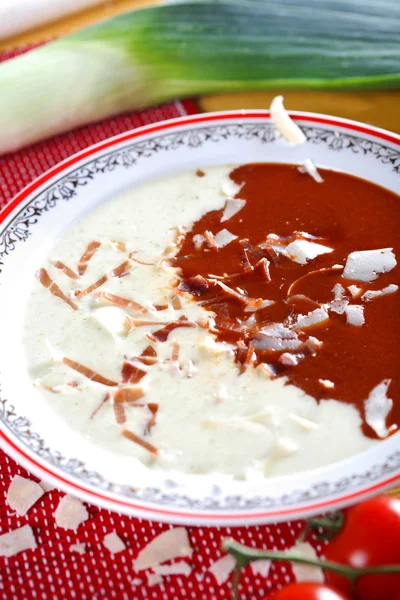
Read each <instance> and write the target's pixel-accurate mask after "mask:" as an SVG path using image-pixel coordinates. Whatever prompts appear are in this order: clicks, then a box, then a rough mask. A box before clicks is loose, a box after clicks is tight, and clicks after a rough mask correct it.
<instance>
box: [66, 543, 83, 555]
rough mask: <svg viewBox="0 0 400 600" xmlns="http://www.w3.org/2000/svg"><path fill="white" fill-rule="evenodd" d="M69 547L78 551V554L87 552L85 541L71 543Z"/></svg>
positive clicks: (72, 550)
mask: <svg viewBox="0 0 400 600" xmlns="http://www.w3.org/2000/svg"><path fill="white" fill-rule="evenodd" d="M69 549H70V551H71V552H76V553H77V554H85V553H86V544H83V543H77V544H71V546H70V547H69Z"/></svg>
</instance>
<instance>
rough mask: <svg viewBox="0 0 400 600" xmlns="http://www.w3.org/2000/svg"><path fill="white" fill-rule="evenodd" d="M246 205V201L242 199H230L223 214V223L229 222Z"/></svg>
mask: <svg viewBox="0 0 400 600" xmlns="http://www.w3.org/2000/svg"><path fill="white" fill-rule="evenodd" d="M245 205H246V200H240V198H228V200H227V201H226V204H225V208H224V212H223V213H222V217H221V223H225V221H229V219H232V217H234V216H235V215H236V214H237V213H238V212H240V211H241V210H242V208H244V207H245Z"/></svg>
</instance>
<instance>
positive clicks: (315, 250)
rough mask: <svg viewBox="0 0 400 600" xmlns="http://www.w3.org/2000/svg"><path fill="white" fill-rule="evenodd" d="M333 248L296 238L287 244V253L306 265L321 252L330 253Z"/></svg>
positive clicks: (291, 257)
mask: <svg viewBox="0 0 400 600" xmlns="http://www.w3.org/2000/svg"><path fill="white" fill-rule="evenodd" d="M330 252H333V248H330V247H329V246H323V245H322V244H316V243H315V242H309V241H308V240H295V241H294V242H291V243H290V244H288V245H287V246H286V249H285V253H286V255H287V257H288V258H290V260H292V261H293V262H296V263H298V264H299V265H305V264H307V262H308V261H309V260H313V259H314V258H317V256H320V255H321V254H329V253H330Z"/></svg>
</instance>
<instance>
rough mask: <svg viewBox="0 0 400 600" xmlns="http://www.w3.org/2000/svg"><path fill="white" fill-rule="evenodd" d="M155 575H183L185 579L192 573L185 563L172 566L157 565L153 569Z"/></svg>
mask: <svg viewBox="0 0 400 600" xmlns="http://www.w3.org/2000/svg"><path fill="white" fill-rule="evenodd" d="M153 571H154V573H156V574H157V575H163V576H165V575H185V577H187V576H188V575H190V573H191V572H192V567H191V566H190V565H189V564H188V563H186V562H182V561H180V562H177V563H174V564H172V565H158V566H157V567H153Z"/></svg>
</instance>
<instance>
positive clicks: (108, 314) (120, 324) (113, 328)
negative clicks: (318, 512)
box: [91, 306, 129, 340]
mask: <svg viewBox="0 0 400 600" xmlns="http://www.w3.org/2000/svg"><path fill="white" fill-rule="evenodd" d="M91 317H92V318H93V319H94V320H95V321H97V322H98V323H99V324H100V325H101V326H102V327H103V328H104V329H105V330H106V331H107V333H109V334H110V335H112V337H113V338H114V339H116V340H118V339H119V338H123V337H126V335H127V334H128V332H129V325H128V321H127V314H126V313H125V311H124V310H122V308H118V306H104V307H102V308H97V309H96V310H95V311H93V312H92V313H91Z"/></svg>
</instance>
